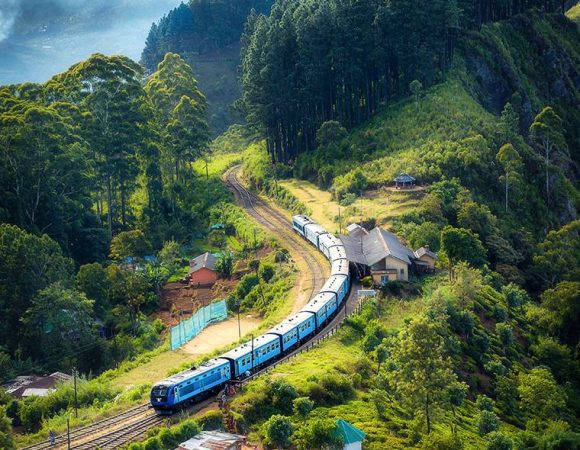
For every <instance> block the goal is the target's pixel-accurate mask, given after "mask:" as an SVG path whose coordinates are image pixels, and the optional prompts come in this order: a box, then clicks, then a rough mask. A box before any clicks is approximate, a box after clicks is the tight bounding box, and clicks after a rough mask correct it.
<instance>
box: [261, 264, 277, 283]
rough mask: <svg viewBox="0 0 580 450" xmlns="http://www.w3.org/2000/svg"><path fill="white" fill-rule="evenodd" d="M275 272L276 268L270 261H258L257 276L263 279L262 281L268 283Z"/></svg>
mask: <svg viewBox="0 0 580 450" xmlns="http://www.w3.org/2000/svg"><path fill="white" fill-rule="evenodd" d="M275 273H276V269H275V268H274V265H273V264H271V263H264V262H262V263H260V267H259V268H258V275H259V277H260V278H261V279H262V280H264V282H266V283H268V282H269V281H270V280H271V279H272V277H273V276H274V274H275Z"/></svg>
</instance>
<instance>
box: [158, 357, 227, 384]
mask: <svg viewBox="0 0 580 450" xmlns="http://www.w3.org/2000/svg"><path fill="white" fill-rule="evenodd" d="M224 363H225V362H224V361H220V360H219V359H218V358H214V359H210V360H208V361H206V362H204V363H201V364H200V365H199V366H197V367H195V368H191V369H188V370H184V371H183V372H179V373H176V374H175V375H171V376H170V377H167V378H165V379H163V380H161V381H158V382H157V383H155V386H157V385H171V384H177V383H181V382H182V381H184V380H188V379H190V378H192V377H195V376H197V375H200V374H202V373H205V372H207V371H208V370H212V369H215V368H216V367H220V366H223V365H224Z"/></svg>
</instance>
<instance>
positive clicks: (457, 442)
mask: <svg viewBox="0 0 580 450" xmlns="http://www.w3.org/2000/svg"><path fill="white" fill-rule="evenodd" d="M421 448H423V449H428V450H461V449H462V448H463V443H462V442H461V439H459V436H457V435H454V434H451V433H446V432H443V433H431V434H429V435H427V436H425V437H424V438H423V440H422V441H421Z"/></svg>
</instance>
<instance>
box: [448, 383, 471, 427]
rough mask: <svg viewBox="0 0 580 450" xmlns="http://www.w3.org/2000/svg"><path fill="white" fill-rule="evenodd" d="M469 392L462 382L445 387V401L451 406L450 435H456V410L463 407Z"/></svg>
mask: <svg viewBox="0 0 580 450" xmlns="http://www.w3.org/2000/svg"><path fill="white" fill-rule="evenodd" d="M468 390H469V388H468V386H467V384H465V383H463V382H457V381H456V382H453V383H451V384H450V385H449V386H448V387H447V391H446V395H447V401H448V402H449V405H450V406H451V413H452V414H453V422H452V424H451V433H452V434H453V435H456V434H457V411H456V409H457V408H459V407H460V406H461V405H463V402H465V398H466V397H467V391H468Z"/></svg>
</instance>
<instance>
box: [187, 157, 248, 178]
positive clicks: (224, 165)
mask: <svg viewBox="0 0 580 450" xmlns="http://www.w3.org/2000/svg"><path fill="white" fill-rule="evenodd" d="M241 159H242V158H241V155H240V154H238V153H216V154H213V155H211V156H210V158H209V159H208V164H207V172H208V175H209V176H210V177H211V176H221V175H222V174H223V173H224V172H225V171H226V170H228V169H229V168H230V167H232V166H234V165H236V164H238V163H239V162H240V161H241ZM193 170H194V171H195V173H197V174H198V175H201V176H205V174H206V172H205V161H203V160H197V161H195V162H194V163H193Z"/></svg>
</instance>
